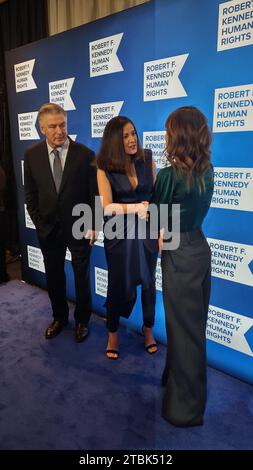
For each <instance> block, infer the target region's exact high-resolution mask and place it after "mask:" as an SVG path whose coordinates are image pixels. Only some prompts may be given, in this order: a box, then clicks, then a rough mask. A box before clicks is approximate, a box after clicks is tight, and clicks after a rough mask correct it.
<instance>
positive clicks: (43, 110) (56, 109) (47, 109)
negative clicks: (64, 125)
mask: <svg viewBox="0 0 253 470" xmlns="http://www.w3.org/2000/svg"><path fill="white" fill-rule="evenodd" d="M45 114H63V115H64V116H67V113H66V111H65V110H64V109H63V108H62V107H61V106H59V105H58V104H56V103H44V104H43V105H42V106H41V107H40V109H39V112H38V120H39V122H41V121H42V118H43V117H44V116H45Z"/></svg>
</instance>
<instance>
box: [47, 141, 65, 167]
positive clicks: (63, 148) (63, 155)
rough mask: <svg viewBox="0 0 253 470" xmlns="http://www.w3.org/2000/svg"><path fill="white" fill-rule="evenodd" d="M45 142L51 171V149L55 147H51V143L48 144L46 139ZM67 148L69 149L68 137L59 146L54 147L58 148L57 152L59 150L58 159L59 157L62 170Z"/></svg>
mask: <svg viewBox="0 0 253 470" xmlns="http://www.w3.org/2000/svg"><path fill="white" fill-rule="evenodd" d="M46 144H47V151H48V158H49V163H50V167H51V170H52V172H53V164H54V154H53V150H55V149H54V148H53V147H51V145H49V143H48V141H46ZM68 149H69V139H68V138H67V139H66V140H65V142H64V144H63V145H62V146H61V147H56V150H58V152H59V156H60V159H61V165H62V169H63V170H64V166H65V162H66V158H67V153H68Z"/></svg>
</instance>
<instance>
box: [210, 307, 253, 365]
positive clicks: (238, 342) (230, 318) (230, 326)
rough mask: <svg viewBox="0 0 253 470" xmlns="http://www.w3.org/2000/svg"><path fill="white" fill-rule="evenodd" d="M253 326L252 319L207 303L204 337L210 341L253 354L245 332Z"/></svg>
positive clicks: (249, 354)
mask: <svg viewBox="0 0 253 470" xmlns="http://www.w3.org/2000/svg"><path fill="white" fill-rule="evenodd" d="M252 326H253V319H252V318H249V317H245V316H243V315H239V314H238V313H234V312H230V311H228V310H224V309H223V308H219V307H215V306H214V305H209V312H208V319H207V327H206V337H207V339H210V340H211V341H215V342H216V343H219V344H222V346H227V347H228V348H232V349H235V350H236V351H239V352H241V353H244V354H248V356H253V352H252V349H251V347H250V345H249V343H248V342H247V340H246V338H245V334H246V333H247V332H248V331H249V329H250V328H252Z"/></svg>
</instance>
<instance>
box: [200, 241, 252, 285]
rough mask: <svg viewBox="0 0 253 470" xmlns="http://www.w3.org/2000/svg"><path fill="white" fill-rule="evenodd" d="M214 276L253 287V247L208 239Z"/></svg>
mask: <svg viewBox="0 0 253 470" xmlns="http://www.w3.org/2000/svg"><path fill="white" fill-rule="evenodd" d="M207 240H208V243H209V245H210V248H211V252H212V276H214V277H219V278H221V279H225V280H226V281H233V282H239V283H240V284H245V285H246V286H253V246H252V245H242V244H241V243H235V242H229V241H225V240H217V239H215V238H208V239H207Z"/></svg>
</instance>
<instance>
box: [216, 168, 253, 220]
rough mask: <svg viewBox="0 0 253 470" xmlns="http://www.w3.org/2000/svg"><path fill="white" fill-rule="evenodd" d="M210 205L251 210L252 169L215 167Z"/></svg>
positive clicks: (252, 201)
mask: <svg viewBox="0 0 253 470" xmlns="http://www.w3.org/2000/svg"><path fill="white" fill-rule="evenodd" d="M211 207H217V208H220V209H233V210H238V211H253V169H252V168H225V167H224V168H218V167H215V168H214V191H213V197H212V203H211Z"/></svg>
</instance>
